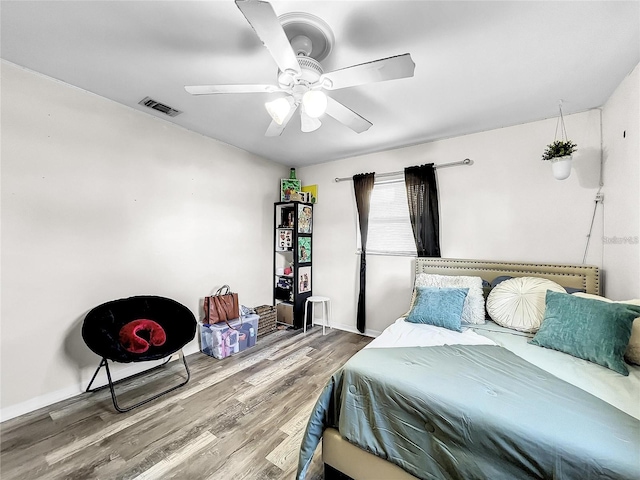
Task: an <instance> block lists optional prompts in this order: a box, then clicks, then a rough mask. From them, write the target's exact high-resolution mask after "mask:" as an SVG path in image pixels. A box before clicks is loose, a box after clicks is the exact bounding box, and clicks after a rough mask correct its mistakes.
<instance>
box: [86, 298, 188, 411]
mask: <svg viewBox="0 0 640 480" xmlns="http://www.w3.org/2000/svg"><path fill="white" fill-rule="evenodd" d="M196 326H197V322H196V319H195V317H194V316H193V313H191V310H189V309H188V308H187V307H185V306H184V305H182V304H180V303H178V302H176V301H175V300H171V299H170V298H164V297H154V296H137V297H130V298H123V299H120V300H113V301H111V302H107V303H104V304H102V305H100V306H98V307H95V308H94V309H93V310H91V311H90V312H89V313H88V314H87V316H86V317H85V319H84V323H83V325H82V338H83V339H84V341H85V343H86V344H87V346H88V347H89V348H90V349H91V350H92V351H93V352H95V353H96V354H98V355H99V356H101V357H102V361H101V362H100V365H99V366H98V368H97V369H96V371H95V373H94V374H93V377H92V378H91V381H90V382H89V385H88V386H87V390H86V391H87V392H96V391H98V390H102V389H103V388H106V387H107V386H108V387H109V389H110V390H111V399H112V400H113V406H114V407H115V409H116V410H117V411H118V412H121V413H124V412H128V411H129V410H131V409H133V408H136V407H139V406H140V405H144V404H145V403H147V402H150V401H152V400H155V399H156V398H158V397H161V396H162V395H165V394H167V393H169V392H171V391H173V390H175V389H177V388H180V387H182V386H183V385H186V383H187V382H188V381H189V378H190V377H191V373H190V372H189V366H188V365H187V360H186V358H185V356H184V353H183V352H182V347H184V346H185V345H186V344H187V343H189V342H190V341H191V340H192V339H193V338H194V336H195V333H196ZM178 351H179V355H180V358H181V359H182V362H183V363H184V367H185V370H186V372H187V378H186V380H184V381H183V382H181V383H180V384H179V385H175V386H173V387H171V388H169V389H167V390H165V391H163V392H160V393H158V394H156V395H153V396H152V397H150V398H146V399H144V400H142V401H141V402H138V403H136V404H135V405H131V406H129V407H124V408H123V407H120V406H119V405H118V400H117V398H116V393H115V389H114V385H116V384H117V383H119V382H121V381H123V380H128V379H131V378H133V377H137V376H139V375H143V374H147V373H149V372H151V371H152V370H155V369H157V368H161V367H163V366H165V365H166V364H167V363H168V362H169V360H170V359H171V355H173V354H174V353H175V352H178ZM163 358H166V359H167V360H166V361H165V362H164V363H163V364H161V365H158V366H156V367H153V368H151V369H149V370H145V371H144V372H141V373H139V374H136V375H133V376H132V377H128V378H126V379H123V380H118V381H117V382H113V381H112V379H111V372H110V371H109V360H111V361H112V362H118V363H130V362H145V361H150V360H160V359H163ZM102 367H105V369H106V372H107V379H108V382H109V383H108V384H107V385H104V386H102V387H98V388H94V389H93V390H92V389H91V385H92V384H93V381H94V380H95V378H96V375H98V372H99V371H100V369H101V368H102Z"/></svg>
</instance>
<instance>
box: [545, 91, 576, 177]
mask: <svg viewBox="0 0 640 480" xmlns="http://www.w3.org/2000/svg"><path fill="white" fill-rule="evenodd" d="M559 108H560V116H559V117H558V123H557V124H556V134H555V136H554V139H553V143H550V144H549V145H547V148H546V149H545V151H544V153H543V154H542V160H549V161H550V162H551V171H552V173H553V176H554V177H555V178H556V179H557V180H564V179H565V178H568V177H569V175H571V160H572V158H573V157H572V154H573V152H575V151H576V147H577V145H576V144H575V143H573V142H572V141H571V140H568V139H567V130H566V128H565V126H564V117H563V116H562V102H561V103H560V107H559ZM560 126H561V127H562V128H561V130H560V140H558V139H557V138H558V127H560Z"/></svg>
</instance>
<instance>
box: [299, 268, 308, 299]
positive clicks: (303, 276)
mask: <svg viewBox="0 0 640 480" xmlns="http://www.w3.org/2000/svg"><path fill="white" fill-rule="evenodd" d="M310 291H311V267H300V268H299V269H298V293H306V292H310Z"/></svg>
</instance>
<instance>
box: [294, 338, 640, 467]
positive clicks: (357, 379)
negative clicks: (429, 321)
mask: <svg viewBox="0 0 640 480" xmlns="http://www.w3.org/2000/svg"><path fill="white" fill-rule="evenodd" d="M327 427H335V428H337V429H338V430H339V431H340V433H341V435H342V436H343V437H344V438H346V439H347V440H348V441H349V442H351V443H353V444H355V445H357V446H359V447H360V448H362V449H364V450H367V451H369V452H371V453H373V454H375V455H377V456H379V457H382V458H384V459H386V460H388V461H390V462H393V463H395V464H397V465H399V466H400V467H402V468H403V469H404V470H406V471H407V472H409V473H411V474H412V475H414V476H416V477H418V478H422V479H429V480H435V479H464V480H468V479H491V480H497V479H530V478H540V479H542V478H544V479H558V480H563V479H575V480H591V479H593V480H596V479H598V480H603V479H625V480H637V479H640V421H639V420H637V419H635V418H634V417H631V416H630V415H628V414H626V413H624V412H622V411H620V410H618V409H616V408H614V407H612V406H611V405H609V404H608V403H606V402H604V401H602V400H600V399H598V398H597V397H595V396H593V395H591V394H589V393H586V392H585V391H583V390H581V389H579V388H577V387H574V386H573V385H570V384H568V383H566V382H564V381H562V380H560V379H558V378H557V377H554V376H553V375H551V374H549V373H547V372H545V371H544V370H542V369H540V368H538V367H536V366H534V365H532V364H530V363H528V362H526V361H525V360H523V359H521V358H520V357H518V356H517V355H515V354H513V353H512V352H510V351H509V350H507V349H504V348H502V347H499V346H493V345H473V346H465V345H445V346H439V347H407V348H380V349H376V348H370V349H365V350H362V351H360V352H359V353H357V354H356V355H354V356H353V357H352V358H351V359H350V360H349V361H348V362H347V363H346V364H345V365H344V366H343V367H342V368H341V369H340V370H338V371H337V372H336V373H335V374H334V375H333V376H332V377H331V378H330V380H329V381H328V382H327V384H326V386H325V388H324V390H323V391H322V393H321V395H320V397H319V398H318V401H317V402H316V405H315V407H314V410H313V412H312V414H311V417H310V419H309V422H308V424H307V428H306V431H305V435H304V438H303V441H302V446H301V450H300V458H299V464H298V474H297V479H298V480H304V478H305V474H306V471H307V468H308V466H309V463H310V462H311V457H312V455H313V452H314V451H315V449H316V447H317V445H318V443H319V441H320V439H321V438H322V432H323V430H324V429H325V428H327Z"/></svg>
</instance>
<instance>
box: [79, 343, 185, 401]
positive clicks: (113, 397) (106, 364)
mask: <svg viewBox="0 0 640 480" xmlns="http://www.w3.org/2000/svg"><path fill="white" fill-rule="evenodd" d="M178 354H179V355H180V358H181V359H182V363H183V364H184V368H185V370H186V371H187V379H186V380H185V381H184V382H182V383H180V384H178V385H175V386H173V387H171V388H169V389H167V390H165V391H163V392H160V393H157V394H156V395H153V396H152V397H149V398H146V399H144V400H142V401H140V402H138V403H136V404H135V405H131V406H128V407H120V405H118V399H117V397H116V391H115V388H114V387H115V385H117V384H118V383H120V382H123V381H125V380H131V379H132V378H135V377H139V376H140V375H144V374H147V373H149V372H152V371H153V370H156V369H158V368H161V367H164V366H165V365H166V364H167V363H169V360H171V356H169V357H168V358H167V360H166V361H165V362H164V363H162V364H161V365H157V366H155V367H153V368H150V369H149V370H145V371H144V372H140V373H136V374H135V375H132V376H130V377H126V378H123V379H121V380H118V381H116V382H114V381H112V379H111V371H110V370H109V362H108V361H107V359H106V358H104V357H103V358H102V361H101V362H100V365H98V368H97V369H96V371H95V373H94V374H93V377H91V381H90V382H89V385H88V386H87V390H86V392H97V391H99V390H102V389H104V388H107V387H109V390H110V391H111V400H112V401H113V406H114V407H115V409H116V410H117V411H118V412H120V413H125V412H128V411H129V410H133V409H134V408H136V407H139V406H140V405H144V404H145V403H149V402H150V401H152V400H155V399H157V398H159V397H161V396H163V395H165V394H167V393H169V392H172V391H174V390H176V389H178V388H180V387H182V386H184V385H186V384H187V382H189V379H190V378H191V372H190V371H189V365H187V359H186V358H185V356H184V353H183V352H182V349H180V351H179V352H178ZM102 367H105V370H106V371H107V380H108V381H109V383H108V384H106V385H103V386H101V387H98V388H94V389H91V385H92V384H93V381H94V380H95V378H96V376H97V375H98V371H100V369H101V368H102Z"/></svg>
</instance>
